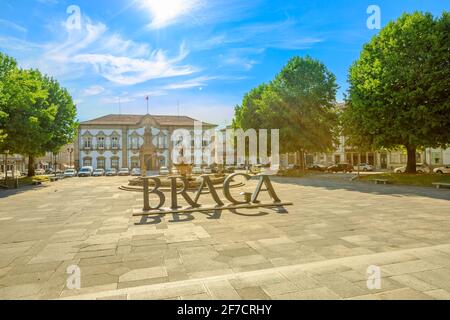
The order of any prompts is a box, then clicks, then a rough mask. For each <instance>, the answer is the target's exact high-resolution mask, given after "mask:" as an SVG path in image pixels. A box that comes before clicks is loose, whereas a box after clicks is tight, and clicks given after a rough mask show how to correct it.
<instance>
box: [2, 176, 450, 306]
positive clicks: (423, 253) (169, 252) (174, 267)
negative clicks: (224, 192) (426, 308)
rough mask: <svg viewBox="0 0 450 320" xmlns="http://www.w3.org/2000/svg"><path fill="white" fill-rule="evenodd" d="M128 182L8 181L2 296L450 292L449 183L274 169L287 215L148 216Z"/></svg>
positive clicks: (428, 295) (418, 295)
mask: <svg viewBox="0 0 450 320" xmlns="http://www.w3.org/2000/svg"><path fill="white" fill-rule="evenodd" d="M126 180H127V178H120V177H117V178H85V179H78V178H75V179H67V180H64V181H60V182H55V183H52V184H47V185H45V186H44V187H37V188H33V189H27V190H20V191H19V192H16V191H0V298H1V299H55V298H69V299H73V298H77V299H450V191H449V190H436V189H432V188H416V187H404V186H402V187H400V186H389V185H388V186H384V185H370V184H363V183H350V182H346V181H337V180H332V179H331V180H326V179H302V180H299V179H294V178H275V179H274V181H275V182H274V186H275V188H276V190H277V192H278V194H279V196H280V198H282V200H284V201H292V202H294V204H295V205H294V206H292V207H286V209H287V210H288V213H283V214H280V213H277V212H275V211H272V210H270V209H258V210H239V211H238V212H228V211H223V212H221V213H216V214H213V213H194V214H191V215H170V216H165V217H164V216H156V217H151V218H148V219H144V220H141V219H140V218H136V217H132V213H133V211H136V210H137V209H139V208H141V207H142V196H141V194H139V193H133V192H125V191H121V190H119V189H118V187H119V186H120V185H121V184H124V183H125V182H126ZM254 186H255V182H254V181H252V182H250V184H249V185H248V190H249V191H250V190H253V188H254ZM240 191H242V190H240ZM234 192H235V193H236V192H237V190H236V191H234ZM167 200H168V201H169V200H170V199H169V198H168V199H167ZM201 201H202V202H204V203H207V202H210V201H211V200H209V197H208V196H207V195H203V196H202V197H201ZM71 265H77V266H79V267H80V270H81V289H80V290H69V289H67V287H66V281H67V278H68V274H67V267H68V266H71ZM370 265H376V266H379V267H380V268H381V275H382V280H381V289H378V290H369V289H368V288H367V284H366V280H367V274H366V271H367V268H368V267H369V266H370Z"/></svg>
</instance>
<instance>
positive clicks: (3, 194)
mask: <svg viewBox="0 0 450 320" xmlns="http://www.w3.org/2000/svg"><path fill="white" fill-rule="evenodd" d="M47 187H49V186H48V185H45V184H42V185H37V186H34V185H28V186H23V187H20V188H18V189H0V199H1V198H8V197H11V196H14V195H17V194H21V193H25V192H29V191H37V190H42V189H45V188H47Z"/></svg>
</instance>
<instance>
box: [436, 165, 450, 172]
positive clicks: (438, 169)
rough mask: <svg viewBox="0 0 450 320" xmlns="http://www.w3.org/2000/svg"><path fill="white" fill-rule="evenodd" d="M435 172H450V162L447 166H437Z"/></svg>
mask: <svg viewBox="0 0 450 320" xmlns="http://www.w3.org/2000/svg"><path fill="white" fill-rule="evenodd" d="M433 172H434V173H438V174H444V173H450V164H448V165H446V166H445V167H440V168H436V169H434V170H433Z"/></svg>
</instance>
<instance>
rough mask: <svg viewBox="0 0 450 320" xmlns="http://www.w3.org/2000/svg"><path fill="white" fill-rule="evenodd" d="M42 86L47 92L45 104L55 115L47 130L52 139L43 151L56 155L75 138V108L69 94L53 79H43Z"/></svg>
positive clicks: (76, 124)
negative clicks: (52, 108) (53, 110)
mask: <svg viewBox="0 0 450 320" xmlns="http://www.w3.org/2000/svg"><path fill="white" fill-rule="evenodd" d="M44 86H45V87H46V89H47V91H48V97H47V103H48V104H49V105H50V106H53V107H55V108H56V114H55V115H54V119H53V121H52V123H51V125H50V128H49V129H50V132H51V135H52V137H51V139H50V140H48V141H47V143H46V144H45V145H44V149H45V150H46V151H51V152H53V153H57V152H59V150H60V149H61V147H62V146H64V145H66V144H68V143H70V142H72V141H73V140H74V138H75V133H76V130H77V126H78V123H77V121H76V106H75V104H74V102H73V100H72V97H71V96H70V94H69V92H68V91H67V90H66V89H65V88H62V87H61V86H60V84H59V83H58V81H56V80H55V79H53V78H50V77H44Z"/></svg>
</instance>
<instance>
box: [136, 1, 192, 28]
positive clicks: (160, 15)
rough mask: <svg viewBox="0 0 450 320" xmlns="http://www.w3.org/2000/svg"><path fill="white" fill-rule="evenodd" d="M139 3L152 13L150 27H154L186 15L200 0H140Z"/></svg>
mask: <svg viewBox="0 0 450 320" xmlns="http://www.w3.org/2000/svg"><path fill="white" fill-rule="evenodd" d="M141 3H142V6H143V7H144V8H146V9H148V10H149V11H150V14H151V15H152V22H151V24H150V27H152V28H155V29H156V28H161V27H164V26H167V25H169V24H172V23H174V22H176V21H177V20H178V19H179V18H181V17H183V16H186V15H187V14H189V13H190V12H192V11H193V10H194V9H195V8H196V7H197V6H198V5H199V4H200V0H141Z"/></svg>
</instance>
